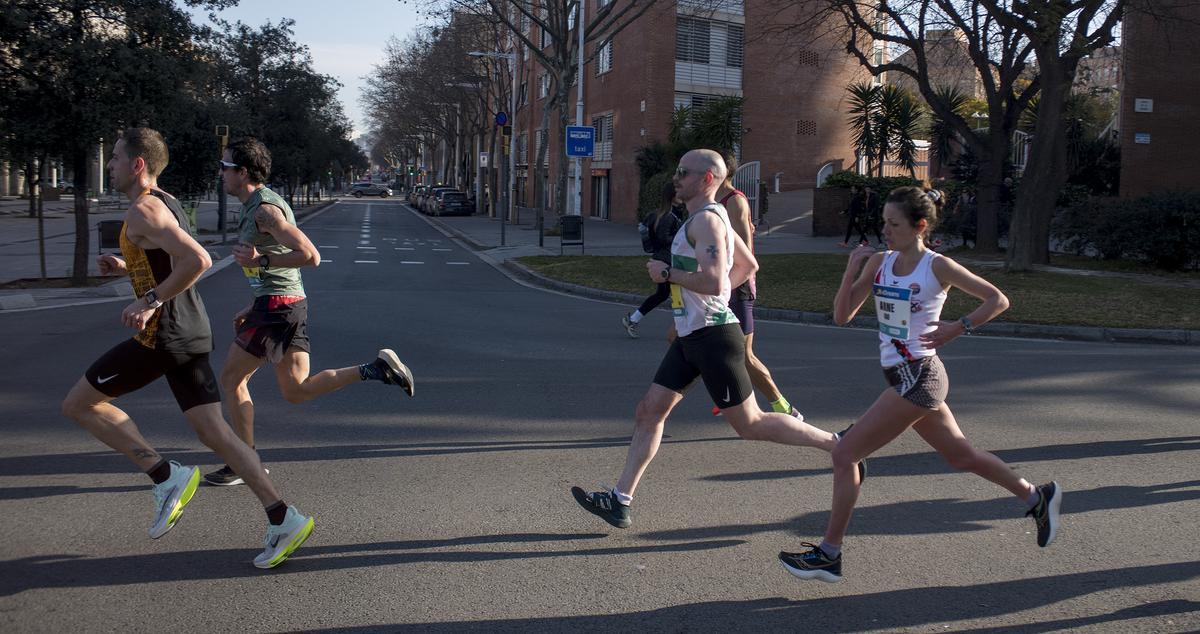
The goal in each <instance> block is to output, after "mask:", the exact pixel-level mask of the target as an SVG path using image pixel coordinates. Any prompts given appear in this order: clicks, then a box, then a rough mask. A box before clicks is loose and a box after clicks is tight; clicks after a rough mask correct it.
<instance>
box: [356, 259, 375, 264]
mask: <svg viewBox="0 0 1200 634" xmlns="http://www.w3.org/2000/svg"><path fill="white" fill-rule="evenodd" d="M354 263H355V264H379V260H355V261H354Z"/></svg>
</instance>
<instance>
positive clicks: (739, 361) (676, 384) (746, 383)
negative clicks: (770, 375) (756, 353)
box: [654, 324, 753, 409]
mask: <svg viewBox="0 0 1200 634" xmlns="http://www.w3.org/2000/svg"><path fill="white" fill-rule="evenodd" d="M697 378H702V379H704V387H705V389H707V390H708V395H709V396H711V397H712V400H713V404H715V405H716V406H717V407H719V408H721V409H725V408H727V407H733V406H734V405H740V404H741V403H742V402H744V401H745V400H746V399H747V398H750V394H751V393H752V392H753V386H752V385H751V384H750V375H749V374H748V373H747V372H746V337H745V335H743V334H742V329H741V326H739V325H738V324H723V325H720V326H708V327H706V328H701V329H700V330H696V331H694V332H692V333H690V334H688V335H687V336H686V337H678V338H676V339H675V341H674V342H672V343H671V347H670V348H668V349H667V354H666V356H664V357H663V360H662V363H660V364H659V366H658V372H656V373H655V374H654V383H655V384H656V385H661V386H663V387H665V388H667V389H668V390H671V391H672V392H678V393H680V394H682V393H684V392H685V391H687V389H688V388H689V387H691V385H692V383H695V382H696V379H697Z"/></svg>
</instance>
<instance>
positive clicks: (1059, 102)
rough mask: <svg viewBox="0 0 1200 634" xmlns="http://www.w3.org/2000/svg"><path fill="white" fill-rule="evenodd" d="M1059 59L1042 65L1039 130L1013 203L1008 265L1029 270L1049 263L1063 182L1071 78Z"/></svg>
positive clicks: (1014, 269) (1065, 163)
mask: <svg viewBox="0 0 1200 634" xmlns="http://www.w3.org/2000/svg"><path fill="white" fill-rule="evenodd" d="M1065 75H1066V74H1065V73H1064V72H1063V69H1062V66H1061V65H1060V64H1053V63H1050V64H1043V65H1042V67H1041V77H1042V91H1041V93H1040V95H1039V96H1038V112H1037V116H1038V124H1037V130H1038V133H1037V134H1036V135H1034V136H1033V138H1032V139H1031V143H1030V148H1029V162H1028V163H1027V164H1026V166H1025V174H1024V175H1023V177H1022V178H1021V189H1020V191H1019V192H1018V193H1017V199H1016V203H1015V205H1014V207H1013V218H1012V229H1011V230H1010V232H1009V236H1008V244H1009V249H1008V257H1007V258H1006V260H1007V261H1006V266H1007V268H1008V270H1010V271H1027V270H1029V269H1030V268H1032V266H1033V265H1034V264H1049V263H1050V223H1051V222H1052V221H1053V220H1054V212H1055V210H1056V208H1057V200H1056V199H1057V197H1058V192H1059V191H1061V190H1062V188H1063V186H1064V185H1065V184H1066V182H1067V135H1066V122H1065V121H1064V120H1063V112H1064V108H1065V106H1066V99H1067V95H1068V92H1069V91H1070V87H1071V82H1070V81H1069V80H1068V79H1066V78H1065Z"/></svg>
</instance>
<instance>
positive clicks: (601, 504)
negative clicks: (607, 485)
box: [571, 487, 632, 528]
mask: <svg viewBox="0 0 1200 634" xmlns="http://www.w3.org/2000/svg"><path fill="white" fill-rule="evenodd" d="M571 495H573V496H575V501H576V502H579V506H582V507H583V508H585V509H587V510H588V511H590V512H592V513H595V514H596V515H599V516H600V518H601V519H603V520H604V521H606V522H608V523H609V524H612V525H613V526H616V527H617V528H629V525H630V524H631V523H632V522H631V520H630V519H629V507H628V506H626V505H624V504H621V503H620V502H618V501H617V496H616V494H614V493H613V492H612V491H596V492H595V493H588V492H587V491H584V490H583V489H581V488H579V487H571Z"/></svg>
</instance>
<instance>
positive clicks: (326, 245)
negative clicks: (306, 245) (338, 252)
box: [317, 244, 337, 249]
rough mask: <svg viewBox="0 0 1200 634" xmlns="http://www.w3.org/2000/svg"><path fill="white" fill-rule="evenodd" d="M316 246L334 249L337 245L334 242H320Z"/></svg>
mask: <svg viewBox="0 0 1200 634" xmlns="http://www.w3.org/2000/svg"><path fill="white" fill-rule="evenodd" d="M317 248H318V249H336V248H337V245H336V244H321V245H317Z"/></svg>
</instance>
